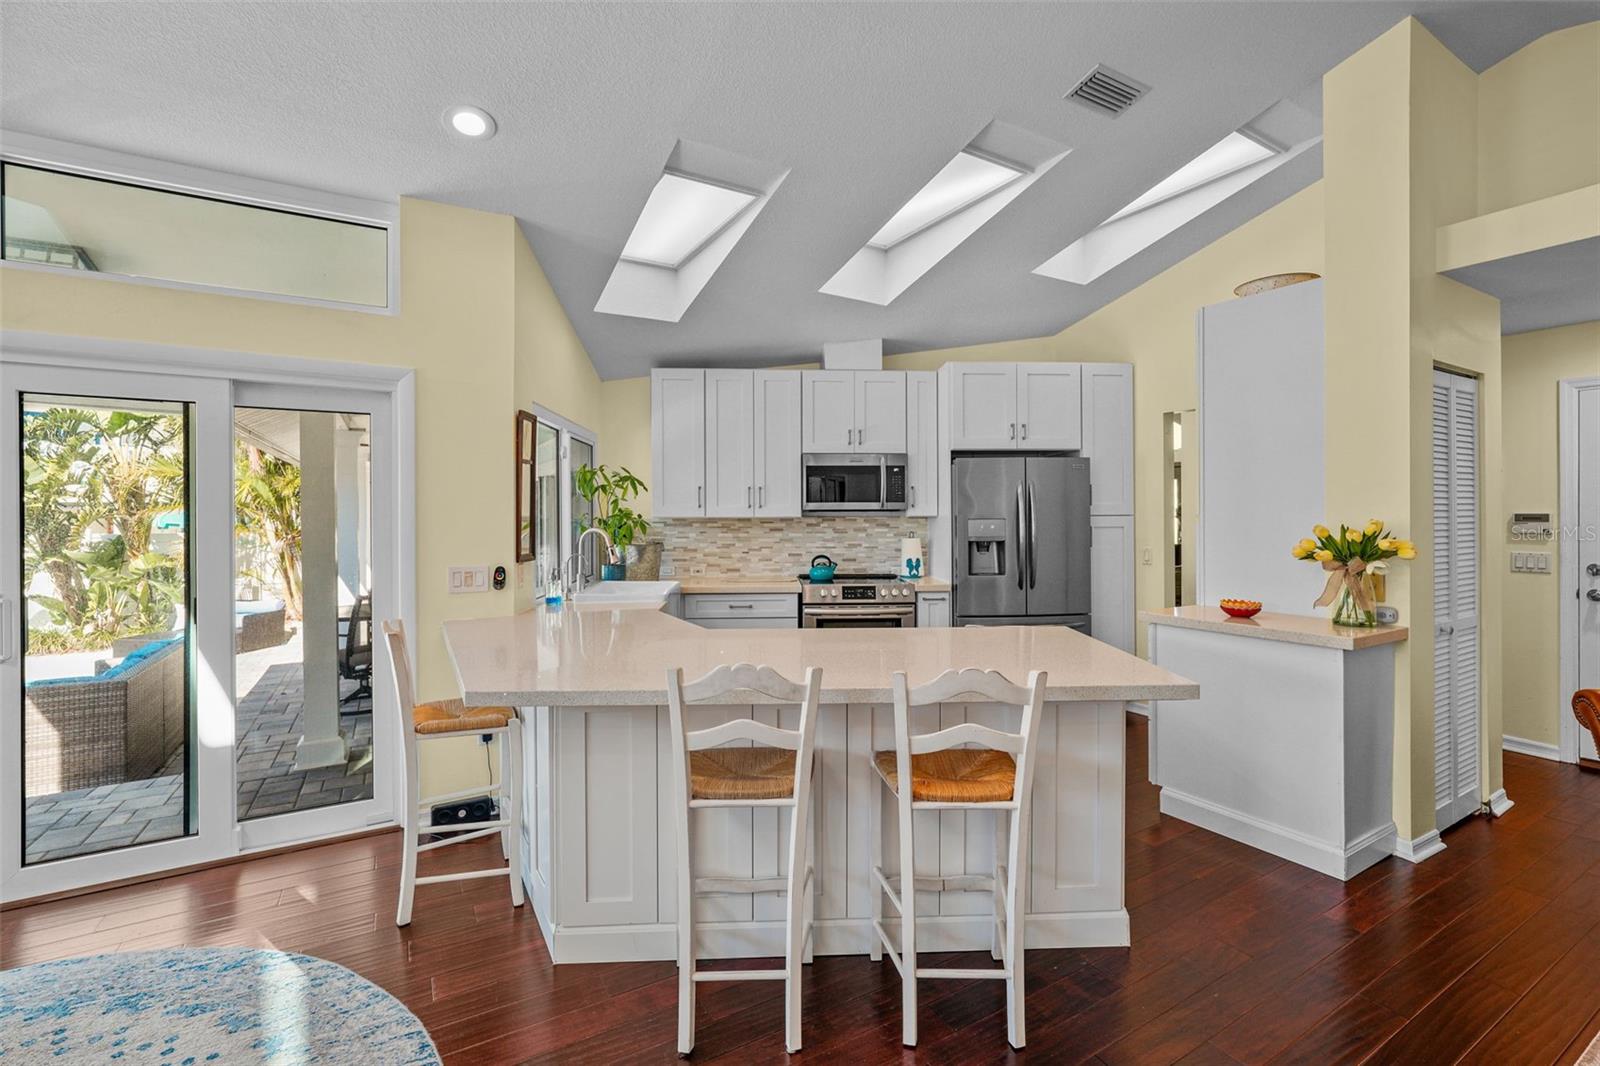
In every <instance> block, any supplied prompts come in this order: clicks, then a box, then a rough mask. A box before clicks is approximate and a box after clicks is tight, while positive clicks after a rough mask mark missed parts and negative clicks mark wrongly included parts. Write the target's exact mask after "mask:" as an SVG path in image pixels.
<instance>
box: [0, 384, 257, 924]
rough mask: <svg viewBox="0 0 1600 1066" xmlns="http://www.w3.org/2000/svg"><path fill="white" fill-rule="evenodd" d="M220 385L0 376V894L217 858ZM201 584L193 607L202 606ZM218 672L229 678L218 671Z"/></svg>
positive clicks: (224, 702)
mask: <svg viewBox="0 0 1600 1066" xmlns="http://www.w3.org/2000/svg"><path fill="white" fill-rule="evenodd" d="M226 404H227V388H226V385H225V384H224V383H221V382H216V381H196V380H189V379H183V378H173V377H164V376H160V375H143V374H111V373H99V372H96V373H88V372H85V371H80V370H64V369H49V368H41V367H7V368H6V369H5V370H4V371H0V433H3V444H0V466H3V469H4V481H3V483H4V486H5V489H4V492H5V496H4V502H3V504H0V536H3V538H4V539H3V544H4V546H5V551H4V553H3V558H4V560H5V565H4V567H3V573H0V605H3V606H0V660H3V661H0V687H3V693H4V696H3V699H0V760H3V765H4V767H5V773H3V774H0V782H3V785H0V788H3V795H0V851H3V853H4V854H3V858H0V876H3V879H4V881H5V895H6V896H7V897H16V896H21V895H32V894H35V893H36V892H38V891H52V890H59V889H64V888H69V887H76V886H78V885H81V884H85V883H95V882H98V881H104V880H112V879H116V878H120V877H128V876H134V875H138V874H142V873H147V872H151V871H153V870H157V869H163V868H170V867H172V866H178V865H185V864H188V863H193V862H200V861H205V860H206V859H208V858H213V857H216V856H218V855H219V854H221V853H222V851H223V850H224V849H225V846H226V841H227V836H228V829H229V828H230V826H229V824H228V822H229V819H228V817H227V814H226V812H225V811H222V810H221V809H220V808H219V807H218V801H220V800H222V799H225V798H226V796H227V793H228V788H229V783H230V778H231V772H230V768H229V765H228V761H227V753H228V748H229V747H230V741H231V732H230V726H229V706H228V698H227V691H226V689H225V688H224V687H223V686H222V685H221V684H219V682H218V671H219V668H221V669H225V668H226V666H227V663H226V651H227V646H226V640H227V634H226V633H225V632H224V630H223V627H222V626H221V625H219V624H216V623H215V622H213V621H212V620H211V619H210V617H209V615H210V613H211V611H213V610H215V609H216V607H217V606H219V605H220V602H221V596H220V595H218V592H219V591H225V590H216V589H211V588H210V586H211V585H213V584H214V583H215V582H216V579H217V578H218V577H220V576H222V575H224V574H226V573H227V567H228V565H229V563H228V552H227V545H226V541H225V540H224V541H221V542H208V541H206V540H204V539H203V538H202V537H200V536H197V531H198V530H201V529H204V527H205V522H206V512H207V510H208V509H209V511H210V517H211V518H212V519H220V520H222V521H226V520H227V514H228V511H227V507H226V504H227V500H226V498H225V491H226V485H225V481H224V480H220V479H225V478H226V475H227V471H226V467H225V466H222V465H221V464H219V463H218V462H217V461H216V455H217V454H218V453H217V452H216V450H215V449H216V448H217V447H218V446H219V445H221V444H222V443H223V442H224V441H225V440H226V432H227V430H226V421H225V417H224V416H225V411H226ZM208 591H209V595H208ZM224 676H225V675H224Z"/></svg>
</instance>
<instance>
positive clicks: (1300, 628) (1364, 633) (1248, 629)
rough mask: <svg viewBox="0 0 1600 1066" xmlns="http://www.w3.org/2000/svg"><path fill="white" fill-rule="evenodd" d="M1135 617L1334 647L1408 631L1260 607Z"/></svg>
mask: <svg viewBox="0 0 1600 1066" xmlns="http://www.w3.org/2000/svg"><path fill="white" fill-rule="evenodd" d="M1139 621H1141V622H1148V623H1149V624H1150V625H1153V626H1155V625H1163V626H1177V627H1178V628H1179V629H1199V630H1204V631H1206V632H1209V633H1223V634H1226V635H1228V636H1234V637H1254V638H1255V639H1257V640H1275V641H1278V642H1280V643H1283V644H1305V645H1309V646H1311V647H1315V648H1333V649H1335V650H1337V651H1356V650H1357V649H1360V648H1374V647H1377V646H1379V645H1382V644H1398V643H1399V642H1401V641H1403V640H1405V639H1407V637H1408V635H1409V633H1410V631H1409V630H1408V629H1407V628H1406V627H1405V626H1377V627H1374V628H1364V627H1354V626H1336V625H1334V624H1333V623H1332V622H1330V621H1328V619H1327V618H1325V617H1319V616H1315V615H1304V614H1273V613H1269V612H1267V611H1262V612H1261V613H1260V614H1258V615H1256V616H1255V617H1254V618H1232V617H1230V616H1228V615H1227V614H1225V613H1224V612H1223V610H1222V608H1221V607H1166V608H1163V609H1161V610H1159V611H1140V612H1139Z"/></svg>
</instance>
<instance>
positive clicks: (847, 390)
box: [800, 370, 856, 452]
mask: <svg viewBox="0 0 1600 1066" xmlns="http://www.w3.org/2000/svg"><path fill="white" fill-rule="evenodd" d="M800 383H801V385H800V387H801V396H802V402H801V405H800V408H801V410H800V450H801V451H804V452H849V451H854V450H855V443H856V375H855V372H854V371H851V370H807V371H804V372H802V373H801V375H800Z"/></svg>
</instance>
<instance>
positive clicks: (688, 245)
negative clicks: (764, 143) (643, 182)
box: [622, 171, 756, 270]
mask: <svg viewBox="0 0 1600 1066" xmlns="http://www.w3.org/2000/svg"><path fill="white" fill-rule="evenodd" d="M755 200H756V194H755V193H753V192H746V191H745V190H743V189H734V188H730V187H728V186H726V185H716V184H713V183H711V182H708V181H701V180H699V179H698V178H691V177H689V176H687V175H684V174H675V173H672V172H671V171H667V172H665V173H663V174H662V175H661V179H660V180H659V181H657V182H656V187H655V188H654V189H652V190H650V198H649V199H648V200H646V201H645V204H644V210H643V211H641V212H639V221H637V222H635V223H634V224H633V232H632V233H630V234H629V235H628V243H627V244H625V245H624V246H623V248H622V258H623V259H626V260H628V261H629V262H633V263H646V264H648V265H650V266H659V267H667V268H668V269H671V270H676V269H677V268H678V267H680V266H682V265H683V264H684V263H685V262H687V261H688V260H689V259H691V258H692V257H693V256H694V255H695V253H697V252H699V251H700V249H702V248H704V247H705V246H706V245H707V244H710V243H711V241H712V240H713V239H714V238H715V237H716V236H717V234H719V233H721V232H722V231H723V230H724V229H726V228H727V227H728V225H729V223H731V222H732V221H733V220H734V219H735V218H737V217H738V216H739V213H740V212H742V211H743V210H744V209H745V208H746V207H749V206H750V205H751V204H752V203H754V202H755Z"/></svg>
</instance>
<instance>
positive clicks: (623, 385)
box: [600, 377, 654, 516]
mask: <svg viewBox="0 0 1600 1066" xmlns="http://www.w3.org/2000/svg"><path fill="white" fill-rule="evenodd" d="M600 461H601V462H602V463H605V464H606V465H607V466H610V467H619V466H625V467H627V468H628V469H629V470H631V471H633V472H634V473H635V474H637V475H638V476H639V478H640V479H641V480H643V481H644V483H645V484H646V485H649V484H650V483H651V480H652V479H653V476H654V475H652V474H651V472H650V379H649V378H648V377H642V378H620V379H618V380H616V381H607V382H603V383H602V384H601V386H600ZM635 509H636V510H638V512H639V513H640V514H642V515H646V516H648V515H649V514H650V513H651V511H650V494H649V493H648V492H646V493H645V494H644V495H643V496H641V497H639V501H638V505H637V507H636V508H635Z"/></svg>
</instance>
